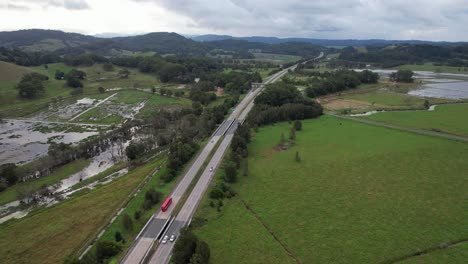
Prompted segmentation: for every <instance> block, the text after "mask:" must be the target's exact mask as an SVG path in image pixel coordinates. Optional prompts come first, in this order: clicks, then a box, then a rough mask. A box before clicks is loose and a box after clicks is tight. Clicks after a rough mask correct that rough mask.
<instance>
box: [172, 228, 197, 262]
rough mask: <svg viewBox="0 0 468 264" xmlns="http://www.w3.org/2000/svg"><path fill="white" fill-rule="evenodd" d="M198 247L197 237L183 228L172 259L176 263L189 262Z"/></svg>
mask: <svg viewBox="0 0 468 264" xmlns="http://www.w3.org/2000/svg"><path fill="white" fill-rule="evenodd" d="M196 248H197V237H196V236H195V235H194V234H193V233H191V232H190V231H188V230H187V229H183V230H182V232H181V233H180V235H179V239H177V241H176V244H175V245H174V251H173V256H172V259H171V261H172V262H173V263H174V264H187V263H190V259H191V257H192V255H193V253H194V252H195V250H196Z"/></svg>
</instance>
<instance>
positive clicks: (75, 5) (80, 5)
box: [49, 0, 90, 10]
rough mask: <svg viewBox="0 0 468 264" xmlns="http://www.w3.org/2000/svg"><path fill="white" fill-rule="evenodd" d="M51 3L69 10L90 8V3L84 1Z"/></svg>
mask: <svg viewBox="0 0 468 264" xmlns="http://www.w3.org/2000/svg"><path fill="white" fill-rule="evenodd" d="M49 3H50V5H52V6H56V7H63V8H65V9H68V10H83V9H89V8H90V7H89V5H88V3H87V2H86V1H84V0H61V1H60V0H53V1H50V2H49Z"/></svg>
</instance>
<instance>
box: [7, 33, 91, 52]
mask: <svg viewBox="0 0 468 264" xmlns="http://www.w3.org/2000/svg"><path fill="white" fill-rule="evenodd" d="M98 41H99V39H98V38H95V37H91V36H86V35H82V34H77V33H65V32H63V31H58V30H38V29H30V30H18V31H6V32H0V46H2V47H8V48H20V49H23V50H26V51H56V50H59V49H64V48H75V47H79V46H82V45H85V44H91V43H95V42H98Z"/></svg>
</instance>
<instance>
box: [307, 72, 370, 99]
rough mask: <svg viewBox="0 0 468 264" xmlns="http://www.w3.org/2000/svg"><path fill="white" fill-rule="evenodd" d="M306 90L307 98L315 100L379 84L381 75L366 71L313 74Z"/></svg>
mask: <svg viewBox="0 0 468 264" xmlns="http://www.w3.org/2000/svg"><path fill="white" fill-rule="evenodd" d="M310 76H314V78H309V79H308V82H307V88H306V90H305V92H306V94H307V96H309V97H311V98H314V97H317V96H322V95H326V94H331V93H337V92H341V91H345V90H350V89H355V88H357V87H358V86H359V85H360V84H363V83H364V84H372V83H377V82H378V80H379V74H378V73H374V72H371V71H369V70H364V71H361V72H356V71H352V70H338V71H332V72H328V71H327V72H324V73H321V72H311V73H310Z"/></svg>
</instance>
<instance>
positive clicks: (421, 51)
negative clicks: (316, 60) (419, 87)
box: [339, 45, 468, 67]
mask: <svg viewBox="0 0 468 264" xmlns="http://www.w3.org/2000/svg"><path fill="white" fill-rule="evenodd" d="M339 59H340V60H342V61H352V62H361V63H373V64H376V66H382V67H395V66H398V65H402V64H422V63H426V62H433V63H436V64H439V65H448V66H455V67H466V66H468V45H460V46H434V45H399V46H386V47H366V51H365V52H363V51H360V50H358V49H356V48H354V47H347V48H345V49H343V50H341V54H340V56H339Z"/></svg>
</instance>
